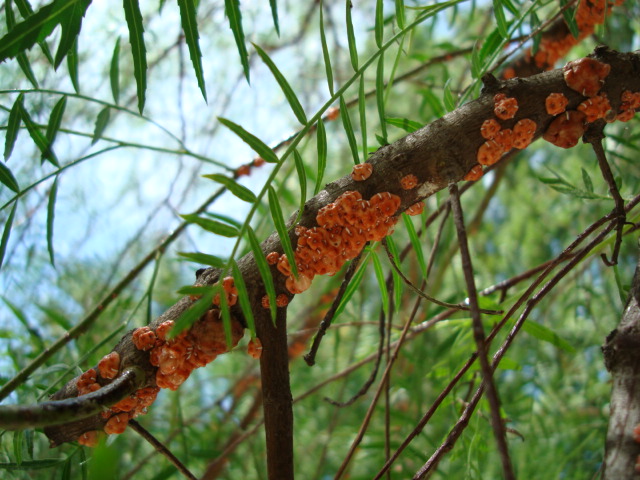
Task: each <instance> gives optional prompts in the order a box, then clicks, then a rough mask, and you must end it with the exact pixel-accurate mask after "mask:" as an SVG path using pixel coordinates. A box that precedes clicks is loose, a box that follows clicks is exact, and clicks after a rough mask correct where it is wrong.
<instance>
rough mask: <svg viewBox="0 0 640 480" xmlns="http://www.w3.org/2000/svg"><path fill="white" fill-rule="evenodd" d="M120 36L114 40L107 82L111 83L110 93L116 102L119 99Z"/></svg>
mask: <svg viewBox="0 0 640 480" xmlns="http://www.w3.org/2000/svg"><path fill="white" fill-rule="evenodd" d="M119 59H120V37H118V39H117V40H116V44H115V46H114V47H113V54H112V55H111V66H110V68H109V82H110V83H111V94H112V95H113V101H114V102H115V103H118V101H119V100H120V62H119Z"/></svg>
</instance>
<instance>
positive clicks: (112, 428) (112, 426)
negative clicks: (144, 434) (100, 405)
mask: <svg viewBox="0 0 640 480" xmlns="http://www.w3.org/2000/svg"><path fill="white" fill-rule="evenodd" d="M128 423H129V414H128V413H118V414H116V415H114V416H113V417H111V418H110V419H109V420H107V423H106V424H105V426H104V431H105V433H107V434H108V435H118V434H120V433H122V432H124V431H125V430H126V429H127V424H128Z"/></svg>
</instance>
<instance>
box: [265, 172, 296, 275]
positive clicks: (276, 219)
mask: <svg viewBox="0 0 640 480" xmlns="http://www.w3.org/2000/svg"><path fill="white" fill-rule="evenodd" d="M269 209H270V210H271V218H272V219H273V223H274V225H275V227H276V231H277V232H278V236H279V237H280V244H281V245H282V249H283V250H284V253H285V254H286V255H287V258H288V259H289V260H291V261H290V262H289V265H291V273H293V276H294V277H296V278H298V267H297V265H296V262H295V261H294V259H295V258H296V257H295V255H294V253H293V246H292V245H291V239H290V238H289V232H288V231H287V226H286V225H285V223H284V217H283V216H282V209H281V208H280V199H279V198H278V194H277V193H276V191H275V190H274V188H273V187H272V186H271V185H269Z"/></svg>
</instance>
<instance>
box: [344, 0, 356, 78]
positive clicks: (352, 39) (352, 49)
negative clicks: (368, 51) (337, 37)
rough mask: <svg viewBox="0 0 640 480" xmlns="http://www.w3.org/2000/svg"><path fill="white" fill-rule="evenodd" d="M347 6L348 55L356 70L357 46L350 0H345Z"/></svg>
mask: <svg viewBox="0 0 640 480" xmlns="http://www.w3.org/2000/svg"><path fill="white" fill-rule="evenodd" d="M345 3H346V6H347V40H348V42H349V57H350V58H351V66H352V67H353V69H354V70H356V71H357V70H358V48H357V46H356V35H355V33H354V31H353V22H352V21H351V9H352V8H353V4H352V3H351V0H346V2H345Z"/></svg>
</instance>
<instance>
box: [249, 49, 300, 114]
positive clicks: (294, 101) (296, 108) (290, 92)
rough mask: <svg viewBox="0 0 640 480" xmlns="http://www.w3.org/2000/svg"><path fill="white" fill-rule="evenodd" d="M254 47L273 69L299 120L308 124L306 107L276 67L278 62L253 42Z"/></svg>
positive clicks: (272, 71) (273, 73) (270, 68)
mask: <svg viewBox="0 0 640 480" xmlns="http://www.w3.org/2000/svg"><path fill="white" fill-rule="evenodd" d="M253 47H254V48H255V49H256V52H258V55H259V56H260V58H261V59H262V61H263V62H264V63H265V64H266V65H267V67H269V70H271V73H272V75H273V76H274V78H275V79H276V81H277V82H278V85H280V88H281V89H282V93H284V96H285V97H286V99H287V101H288V102H289V105H290V106H291V110H293V113H294V114H295V116H296V118H297V119H298V121H299V122H300V123H301V124H302V125H306V124H307V116H306V115H305V113H304V109H303V108H302V105H301V104H300V101H299V100H298V97H296V94H295V93H294V92H293V89H292V88H291V86H290V85H289V82H287V79H286V78H284V75H282V73H280V70H278V67H276V64H275V63H273V60H271V58H270V57H269V55H267V54H266V52H265V51H264V50H262V49H261V48H260V47H259V46H258V45H256V44H255V43H254V44H253Z"/></svg>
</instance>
